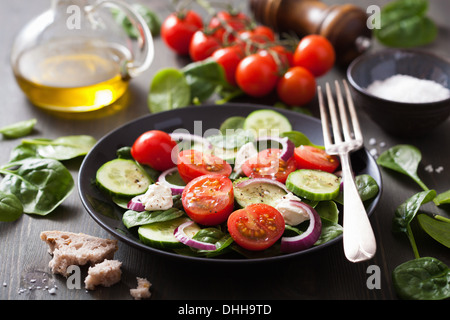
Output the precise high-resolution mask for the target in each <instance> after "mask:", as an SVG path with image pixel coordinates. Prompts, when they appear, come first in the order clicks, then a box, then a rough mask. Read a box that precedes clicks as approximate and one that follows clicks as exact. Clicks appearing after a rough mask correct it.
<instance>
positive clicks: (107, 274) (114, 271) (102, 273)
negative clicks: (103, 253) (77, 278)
mask: <svg viewBox="0 0 450 320" xmlns="http://www.w3.org/2000/svg"><path fill="white" fill-rule="evenodd" d="M121 266H122V262H120V261H118V260H104V261H103V262H100V263H97V264H96V265H95V266H93V267H89V269H88V276H87V277H86V279H85V280H84V284H85V286H86V289H87V290H94V289H95V287H96V286H99V285H101V286H103V287H110V286H112V285H113V284H116V283H117V282H119V281H120V279H121V277H122V270H121V269H120V267H121Z"/></svg>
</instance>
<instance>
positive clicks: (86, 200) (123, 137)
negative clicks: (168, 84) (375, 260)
mask: <svg viewBox="0 0 450 320" xmlns="http://www.w3.org/2000/svg"><path fill="white" fill-rule="evenodd" d="M264 108H269V107H264ZM257 109H261V106H259V107H258V106H254V105H249V104H226V105H220V106H217V105H205V106H194V107H188V108H183V109H178V110H172V111H167V112H162V113H157V114H150V115H148V116H144V117H142V118H139V119H136V120H134V121H131V122H129V123H127V124H125V125H123V126H121V127H119V128H118V129H116V130H114V131H112V132H111V133H109V134H107V135H106V136H105V137H103V138H102V139H101V140H99V141H98V143H97V144H96V145H95V146H94V147H93V149H92V150H91V151H90V152H89V154H88V155H87V156H86V157H85V159H84V160H83V163H82V165H81V168H80V174H79V181H78V191H79V195H80V197H81V200H82V203H83V205H84V207H85V208H86V210H87V211H88V213H89V214H90V215H91V216H92V218H93V219H94V220H95V221H96V222H97V223H98V224H100V226H102V227H103V228H104V229H106V230H107V231H108V232H110V233H111V234H112V235H113V236H114V237H116V238H118V239H119V240H120V241H123V242H125V243H127V244H129V245H132V246H134V247H137V248H139V249H142V250H144V251H146V252H148V253H153V254H160V255H163V256H167V257H172V258H178V259H183V260H195V261H205V262H206V261H208V262H221V263H229V262H233V263H249V262H263V261H273V260H281V259H286V258H292V257H297V256H300V255H305V254H308V253H310V252H314V251H317V250H321V249H323V248H324V247H326V246H329V245H331V244H334V243H336V242H338V241H340V240H341V239H342V236H339V237H337V238H335V239H333V240H331V241H329V242H327V243H325V244H322V245H319V246H316V247H312V248H310V249H307V250H304V251H301V252H296V253H290V254H284V255H280V256H273V257H269V258H255V259H247V258H243V257H241V256H240V255H239V256H238V255H236V256H232V257H230V256H219V257H216V258H199V257H187V256H182V255H179V254H175V253H172V252H167V251H163V250H159V249H155V248H152V247H149V246H146V245H144V244H142V243H141V242H140V241H139V238H138V236H137V233H136V232H135V230H128V229H127V228H126V227H125V226H124V225H123V224H122V219H121V218H122V214H123V211H124V210H123V209H120V208H119V207H118V206H116V205H115V204H114V203H113V202H112V201H111V199H110V198H109V197H108V196H107V195H105V194H104V193H102V192H101V191H100V190H99V189H98V188H97V187H96V186H95V183H93V181H94V179H95V174H96V172H97V170H98V168H100V166H101V165H102V164H104V163H105V162H107V161H109V160H112V159H114V158H115V157H116V151H117V149H119V148H121V147H124V146H131V145H132V144H133V142H134V140H136V138H137V137H138V136H139V135H141V134H142V133H144V132H145V131H147V130H152V129H158V130H163V131H166V132H173V131H174V130H175V129H179V128H185V129H187V130H188V131H189V132H190V133H195V134H203V133H204V132H205V131H206V130H208V129H211V128H219V127H220V124H221V123H222V122H223V121H224V120H225V119H226V118H228V117H230V116H237V115H238V116H246V115H248V114H249V113H250V112H252V111H254V110H257ZM277 111H278V112H280V113H282V114H284V115H285V116H287V117H288V119H289V120H290V122H291V124H292V127H293V129H294V130H298V131H301V132H303V133H304V134H306V135H307V136H308V137H309V139H310V140H311V141H312V142H313V143H315V144H318V145H320V144H323V136H322V128H321V124H320V120H319V119H317V118H313V117H309V116H306V115H303V114H299V113H296V112H292V111H289V110H280V109H277ZM195 121H202V125H203V128H202V132H201V133H200V132H194V122H195ZM197 130H198V129H197ZM351 161H352V165H353V170H354V172H355V174H363V173H366V174H369V175H371V176H372V177H373V178H374V179H375V180H376V181H377V183H378V185H379V186H380V192H379V193H378V195H377V197H376V198H375V199H373V201H372V202H371V204H370V205H369V207H368V210H367V211H368V215H371V214H372V213H373V211H374V209H375V207H376V205H377V203H378V200H379V198H380V195H381V174H380V171H379V169H378V166H377V164H376V162H375V160H374V159H373V158H372V156H370V154H369V153H368V151H367V150H366V149H360V150H359V151H356V152H354V153H353V154H352V156H351Z"/></svg>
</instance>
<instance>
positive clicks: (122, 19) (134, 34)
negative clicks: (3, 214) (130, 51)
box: [111, 3, 161, 39]
mask: <svg viewBox="0 0 450 320" xmlns="http://www.w3.org/2000/svg"><path fill="white" fill-rule="evenodd" d="M131 7H132V8H133V9H134V10H135V11H136V12H137V13H138V14H140V15H141V17H142V18H143V19H144V21H145V22H146V24H147V26H148V28H149V29H150V33H151V34H152V36H153V37H156V36H158V35H159V33H160V30H161V20H160V18H159V17H158V15H157V14H156V13H155V12H154V11H152V10H150V9H149V8H148V7H147V6H144V5H142V4H140V3H133V4H132V5H131ZM111 11H112V14H113V17H114V20H115V21H116V22H117V23H118V24H119V25H121V26H122V28H123V29H124V30H125V32H126V33H127V34H128V36H130V37H131V38H134V39H136V38H138V36H139V31H138V30H137V29H136V28H135V27H134V25H133V24H132V23H131V21H130V19H129V18H128V17H127V15H126V13H125V12H124V11H122V10H120V9H116V8H114V9H112V10H111Z"/></svg>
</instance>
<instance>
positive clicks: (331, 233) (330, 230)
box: [314, 219, 344, 246]
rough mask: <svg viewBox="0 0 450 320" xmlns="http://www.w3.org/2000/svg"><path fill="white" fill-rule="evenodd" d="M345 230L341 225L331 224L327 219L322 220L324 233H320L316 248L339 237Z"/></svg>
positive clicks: (315, 244)
mask: <svg viewBox="0 0 450 320" xmlns="http://www.w3.org/2000/svg"><path fill="white" fill-rule="evenodd" d="M343 230H344V229H343V228H342V226H341V225H340V224H338V223H334V222H331V221H329V220H327V219H322V232H321V233H320V237H319V239H318V240H317V241H316V243H314V246H318V245H321V244H324V243H326V242H328V241H331V240H333V239H334V238H336V237H339V236H340V235H341V234H342V232H343Z"/></svg>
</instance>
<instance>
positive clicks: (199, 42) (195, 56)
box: [189, 30, 221, 61]
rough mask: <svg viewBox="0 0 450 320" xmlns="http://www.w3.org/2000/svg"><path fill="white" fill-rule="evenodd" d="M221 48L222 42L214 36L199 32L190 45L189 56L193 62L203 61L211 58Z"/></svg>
mask: <svg viewBox="0 0 450 320" xmlns="http://www.w3.org/2000/svg"><path fill="white" fill-rule="evenodd" d="M220 47H221V44H220V42H219V41H218V40H217V39H216V38H215V37H214V36H212V35H209V34H207V33H205V32H204V31H203V30H198V31H197V32H196V33H194V36H193V37H192V39H191V43H190V44H189V56H190V57H191V59H192V60H193V61H202V60H205V59H206V58H208V57H210V56H211V55H212V54H213V52H214V51H216V50H217V49H219V48H220Z"/></svg>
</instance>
